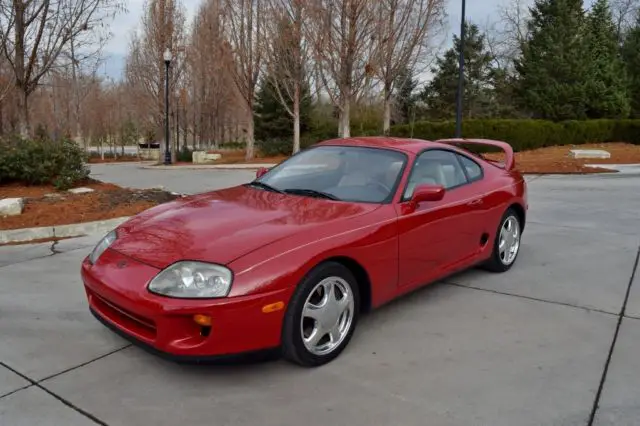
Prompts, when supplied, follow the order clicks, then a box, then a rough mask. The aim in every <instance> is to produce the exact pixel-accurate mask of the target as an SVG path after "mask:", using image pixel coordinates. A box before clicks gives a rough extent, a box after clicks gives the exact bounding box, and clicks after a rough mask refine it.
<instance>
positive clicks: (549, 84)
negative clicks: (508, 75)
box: [514, 0, 590, 120]
mask: <svg viewBox="0 0 640 426" xmlns="http://www.w3.org/2000/svg"><path fill="white" fill-rule="evenodd" d="M530 11H531V19H530V20H529V22H528V24H527V26H528V30H529V34H530V36H529V38H528V39H527V40H526V41H524V42H523V43H522V46H521V54H520V57H519V58H518V59H517V60H516V62H515V64H514V65H515V70H516V73H517V78H518V87H517V94H518V97H519V99H520V101H521V102H522V103H523V105H522V106H523V107H524V108H525V109H527V110H529V111H530V112H531V113H532V114H533V116H534V117H535V118H543V119H550V120H565V119H582V118H586V112H587V105H586V104H587V86H588V82H589V81H588V80H589V74H590V67H589V60H590V59H589V55H588V51H587V49H586V48H585V47H586V46H585V42H584V38H583V34H584V24H585V13H584V9H583V7H582V0H535V3H534V5H533V7H532V8H531V9H530Z"/></svg>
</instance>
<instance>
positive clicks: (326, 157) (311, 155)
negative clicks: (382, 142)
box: [258, 146, 407, 203]
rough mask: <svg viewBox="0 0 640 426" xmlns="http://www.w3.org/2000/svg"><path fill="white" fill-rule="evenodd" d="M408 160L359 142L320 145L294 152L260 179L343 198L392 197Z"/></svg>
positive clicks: (280, 186)
mask: <svg viewBox="0 0 640 426" xmlns="http://www.w3.org/2000/svg"><path fill="white" fill-rule="evenodd" d="M406 161H407V157H406V155H405V154H403V153H401V152H399V151H395V150H392V149H379V148H367V147H355V146H319V147H315V148H311V149H308V150H306V151H302V152H300V153H299V154H297V155H294V156H292V157H291V158H289V159H288V160H286V161H284V162H283V163H281V164H280V165H278V166H277V167H274V168H273V169H272V170H270V171H269V172H268V173H266V174H265V175H263V176H262V177H261V178H260V179H258V180H259V181H260V182H263V183H266V184H268V185H270V186H272V187H275V188H277V189H279V190H281V191H285V192H287V191H291V192H292V193H293V192H295V193H296V194H298V195H300V194H301V192H300V190H312V191H321V192H324V193H327V194H331V195H333V196H334V197H338V198H339V199H340V200H343V201H351V202H372V203H381V202H386V201H388V200H389V199H390V198H391V197H392V196H393V193H394V189H395V188H396V185H397V182H398V180H399V178H400V175H401V173H402V170H403V167H404V165H405V163H406Z"/></svg>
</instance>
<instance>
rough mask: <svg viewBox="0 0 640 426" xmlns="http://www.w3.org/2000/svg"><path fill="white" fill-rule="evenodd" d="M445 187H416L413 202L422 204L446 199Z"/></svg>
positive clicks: (423, 185) (427, 185)
mask: <svg viewBox="0 0 640 426" xmlns="http://www.w3.org/2000/svg"><path fill="white" fill-rule="evenodd" d="M444 192H445V189H444V186H442V185H429V184H422V185H418V186H416V187H415V189H414V190H413V196H412V197H411V201H412V202H414V203H416V204H417V203H420V202H422V201H440V200H442V198H443V197H444Z"/></svg>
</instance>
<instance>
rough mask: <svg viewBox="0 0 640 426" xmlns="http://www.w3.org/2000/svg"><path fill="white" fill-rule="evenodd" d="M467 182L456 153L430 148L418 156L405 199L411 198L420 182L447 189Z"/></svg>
mask: <svg viewBox="0 0 640 426" xmlns="http://www.w3.org/2000/svg"><path fill="white" fill-rule="evenodd" d="M465 183H467V178H466V177H465V174H464V171H463V170H462V167H461V166H460V162H459V161H458V159H457V158H456V154H454V153H453V152H451V151H446V150H442V149H430V150H427V151H425V152H423V153H422V154H420V155H419V156H418V158H417V159H416V162H415V164H414V166H413V169H412V170H411V175H409V181H408V183H407V188H406V190H405V192H404V196H403V199H405V200H406V199H409V198H411V196H412V195H413V190H414V189H415V187H416V186H417V185H420V184H431V185H442V186H444V187H445V189H451V188H455V187H456V186H460V185H463V184H465Z"/></svg>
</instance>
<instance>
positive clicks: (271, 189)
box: [247, 180, 284, 194]
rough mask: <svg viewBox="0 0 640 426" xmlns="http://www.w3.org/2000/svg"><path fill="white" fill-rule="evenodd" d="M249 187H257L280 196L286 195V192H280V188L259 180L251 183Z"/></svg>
mask: <svg viewBox="0 0 640 426" xmlns="http://www.w3.org/2000/svg"><path fill="white" fill-rule="evenodd" d="M247 185H251V186H257V187H258V188H262V189H266V190H267V191H271V192H277V193H278V194H284V192H283V191H280V190H279V189H278V188H276V187H274V186H271V185H268V184H266V183H264V182H260V181H257V180H254V181H252V182H249V183H248V184H247Z"/></svg>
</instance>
